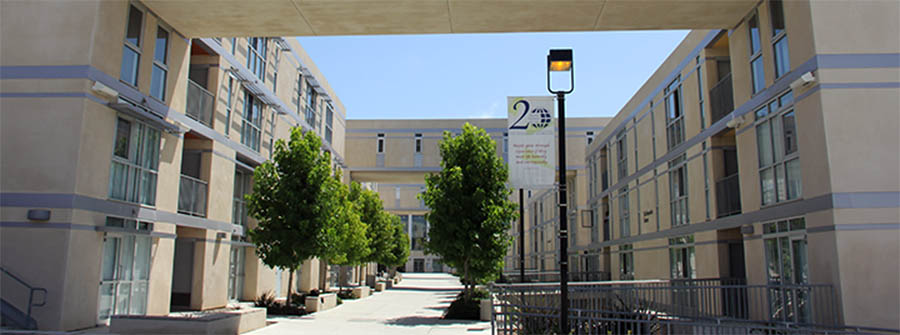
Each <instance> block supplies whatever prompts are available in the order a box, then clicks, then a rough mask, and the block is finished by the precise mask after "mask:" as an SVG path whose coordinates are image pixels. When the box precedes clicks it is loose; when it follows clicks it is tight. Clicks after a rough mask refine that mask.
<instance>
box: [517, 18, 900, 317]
mask: <svg viewBox="0 0 900 335" xmlns="http://www.w3.org/2000/svg"><path fill="white" fill-rule="evenodd" d="M898 12H900V11H898V5H897V3H896V2H864V3H861V4H859V3H851V2H833V1H828V2H815V1H812V2H806V1H784V2H782V1H761V2H760V3H759V4H758V6H756V8H753V9H752V10H751V11H750V12H748V13H747V15H746V17H745V18H744V19H743V20H741V21H740V22H736V23H735V25H734V27H733V28H732V29H728V30H695V31H692V32H691V33H690V34H688V36H687V37H686V38H685V40H684V41H683V42H682V43H681V44H680V45H679V46H678V47H677V48H676V49H675V50H674V51H673V52H672V54H671V55H670V56H669V57H668V59H666V61H665V62H663V64H662V65H660V67H659V68H658V70H657V71H656V73H654V74H653V75H652V76H651V77H650V79H648V81H647V82H646V83H645V84H644V85H643V87H641V88H640V89H639V90H638V92H637V93H636V94H635V95H634V96H633V97H632V99H631V100H630V101H629V102H628V103H627V104H626V105H625V107H624V108H623V109H622V110H621V111H619V112H618V114H616V116H615V117H614V118H613V119H612V121H610V122H609V124H608V125H607V127H605V128H604V129H603V130H602V131H601V132H599V133H598V134H596V139H595V140H594V141H593V143H592V144H591V145H589V146H588V148H587V150H586V153H585V156H584V158H585V161H584V162H583V163H581V164H584V165H585V166H586V168H585V171H587V174H586V175H587V178H585V179H583V180H578V179H576V180H575V183H574V184H575V185H576V191H579V189H580V190H585V192H586V193H587V195H586V197H585V198H586V199H587V202H586V203H585V204H584V205H582V203H579V206H578V208H577V209H575V208H573V209H572V211H571V212H570V214H569V215H570V216H569V220H570V223H569V227H575V228H570V230H571V231H572V233H571V234H574V236H570V241H571V243H572V245H571V246H570V247H569V255H568V256H569V264H570V271H572V272H580V271H587V272H592V273H597V274H600V275H603V276H598V277H611V279H613V280H631V279H700V278H739V279H743V280H746V282H747V283H748V284H751V285H764V284H827V285H831V286H832V287H833V288H834V290H835V292H836V295H837V299H838V300H839V302H838V303H837V304H838V308H839V309H840V310H841V311H842V312H841V314H840V316H839V318H842V320H841V321H843V322H844V323H846V324H852V325H867V326H875V327H884V328H893V329H897V328H900V323H898V319H897V311H898V310H900V300H898V299H897V297H898V296H900V275H898V273H900V263H898V259H897V257H896V256H897V255H898V254H900V243H898V240H900V233H898V224H897V223H896V222H900V221H898V220H900V212H898V207H900V193H898V191H900V175H898V171H900V162H898V154H897V153H898V152H900V132H898V125H900V113H898V110H900V99H898V96H900V86H898V81H897V79H898V78H900V53H898V51H900V46H898V44H900V42H898V39H897V36H898V35H897V34H898V31H900V30H898V26H897V22H898V17H897V13H898ZM835 22H840V24H835ZM572 124H577V122H573V123H572ZM570 183H571V181H570ZM579 192H580V191H579ZM538 199H540V200H539V201H537V203H535V202H530V203H529V206H528V207H527V209H528V210H529V211H530V213H527V214H526V219H527V220H528V221H526V222H527V226H528V227H527V228H526V235H525V236H524V239H525V245H526V247H525V248H526V255H525V256H526V257H525V259H526V269H528V270H529V271H537V272H541V271H548V270H553V269H558V267H557V264H558V257H559V256H558V255H557V250H558V249H557V247H558V242H557V241H558V239H557V238H556V236H557V232H558V213H557V212H558V210H557V208H556V206H555V204H556V199H555V198H554V194H547V193H544V194H539V195H538ZM541 200H543V201H541ZM520 237H521V236H520ZM517 264H518V261H517V260H513V261H512V262H507V269H508V271H511V270H512V269H517ZM807 299H808V298H807ZM757 303H761V304H764V303H765V302H762V301H760V302H757ZM805 303H809V301H808V300H807V301H805ZM801 314H802V313H801ZM801 321H803V320H801ZM806 321H815V320H806Z"/></svg>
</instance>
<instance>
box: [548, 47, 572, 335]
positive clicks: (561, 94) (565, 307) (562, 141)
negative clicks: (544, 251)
mask: <svg viewBox="0 0 900 335" xmlns="http://www.w3.org/2000/svg"><path fill="white" fill-rule="evenodd" d="M566 71H568V72H569V78H570V82H569V89H568V90H554V89H553V88H551V86H550V73H551V72H566ZM574 89H575V65H574V63H573V62H572V49H551V50H550V54H548V55H547V90H548V91H550V93H554V94H556V102H557V104H558V106H559V108H558V109H559V112H558V113H559V114H558V115H557V121H558V122H559V128H558V130H557V132H556V133H557V134H556V135H557V138H558V139H557V142H559V143H558V145H559V147H558V150H559V172H558V174H559V295H560V303H559V333H560V334H568V333H569V255H568V253H569V250H568V249H569V231H568V222H569V210H568V204H567V203H568V198H567V196H566V193H567V192H566V94H569V93H572V90H574Z"/></svg>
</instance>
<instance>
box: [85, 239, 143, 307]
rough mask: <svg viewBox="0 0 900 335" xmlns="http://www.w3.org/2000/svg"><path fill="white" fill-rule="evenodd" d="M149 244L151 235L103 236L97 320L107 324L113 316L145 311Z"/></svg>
mask: <svg viewBox="0 0 900 335" xmlns="http://www.w3.org/2000/svg"><path fill="white" fill-rule="evenodd" d="M150 247H151V240H150V237H149V236H146V237H145V236H135V235H124V236H107V237H106V238H104V240H103V260H102V264H101V273H100V299H99V302H98V310H97V321H98V323H104V324H105V323H108V322H109V317H110V316H112V315H125V314H137V315H143V314H146V312H147V290H148V280H149V278H150Z"/></svg>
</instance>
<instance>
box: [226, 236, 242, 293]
mask: <svg viewBox="0 0 900 335" xmlns="http://www.w3.org/2000/svg"><path fill="white" fill-rule="evenodd" d="M236 237H237V236H232V240H234V239H235V238H236ZM244 251H245V250H244V247H243V246H241V245H237V244H232V245H231V257H230V258H229V261H230V262H229V265H228V300H231V301H238V300H241V298H243V294H242V293H243V291H244V259H245V255H244V254H245V252H244Z"/></svg>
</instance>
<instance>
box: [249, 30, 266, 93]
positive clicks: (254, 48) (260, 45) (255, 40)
mask: <svg viewBox="0 0 900 335" xmlns="http://www.w3.org/2000/svg"><path fill="white" fill-rule="evenodd" d="M247 41H248V42H249V43H248V45H247V68H248V69H250V72H252V73H253V74H255V75H256V77H257V78H259V80H261V81H262V82H266V42H267V39H266V38H265V37H251V38H249V39H247Z"/></svg>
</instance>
